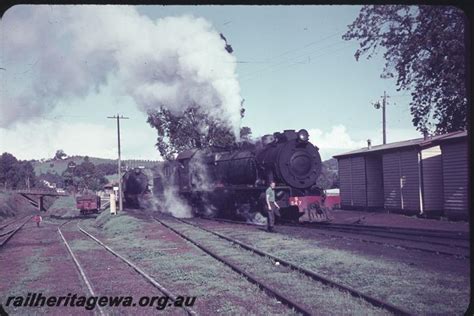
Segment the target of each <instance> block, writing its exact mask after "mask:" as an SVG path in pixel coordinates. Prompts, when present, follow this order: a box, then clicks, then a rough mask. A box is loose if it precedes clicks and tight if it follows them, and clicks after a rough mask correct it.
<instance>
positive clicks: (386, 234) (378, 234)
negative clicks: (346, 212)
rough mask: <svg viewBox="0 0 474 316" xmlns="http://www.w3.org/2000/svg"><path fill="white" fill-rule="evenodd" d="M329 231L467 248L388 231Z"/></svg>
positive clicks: (340, 229)
mask: <svg viewBox="0 0 474 316" xmlns="http://www.w3.org/2000/svg"><path fill="white" fill-rule="evenodd" d="M328 230H329V231H336V232H343V233H350V234H359V235H367V236H376V237H380V238H387V239H396V240H405V241H413V242H419V243H426V244H432V245H438V246H446V247H456V248H463V249H469V246H467V245H459V244H450V243H445V242H439V241H433V240H422V239H417V238H405V237H403V236H402V237H398V236H399V235H401V233H390V232H383V231H380V232H377V231H364V230H362V229H361V230H352V229H345V228H332V229H328ZM419 237H421V238H438V239H439V238H442V237H427V236H419Z"/></svg>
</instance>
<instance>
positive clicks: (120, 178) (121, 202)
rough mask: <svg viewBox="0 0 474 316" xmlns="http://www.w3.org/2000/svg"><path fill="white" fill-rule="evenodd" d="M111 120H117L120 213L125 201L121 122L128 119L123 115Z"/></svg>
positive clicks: (113, 117)
mask: <svg viewBox="0 0 474 316" xmlns="http://www.w3.org/2000/svg"><path fill="white" fill-rule="evenodd" d="M107 118H109V119H117V141H118V185H119V192H118V199H119V211H122V210H123V201H122V195H123V194H122V166H121V160H120V120H128V119H129V118H128V117H125V116H123V115H119V114H118V113H117V115H114V116H107Z"/></svg>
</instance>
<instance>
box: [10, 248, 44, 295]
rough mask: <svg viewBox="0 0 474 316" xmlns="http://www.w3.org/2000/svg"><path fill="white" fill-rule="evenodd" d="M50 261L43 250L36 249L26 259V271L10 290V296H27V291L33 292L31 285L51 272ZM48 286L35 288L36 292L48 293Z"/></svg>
mask: <svg viewBox="0 0 474 316" xmlns="http://www.w3.org/2000/svg"><path fill="white" fill-rule="evenodd" d="M48 260H49V259H48V258H46V257H44V255H43V249H42V248H36V249H34V250H33V252H32V254H31V255H30V256H28V257H26V258H25V267H26V270H25V271H24V273H23V274H21V276H20V278H19V279H18V281H17V282H16V283H15V286H13V287H11V288H9V289H8V293H4V294H8V296H17V295H26V294H27V293H26V291H27V290H29V291H31V290H32V289H31V288H30V283H31V282H36V281H38V280H41V275H43V274H44V273H47V272H48V271H49V268H48V264H47V261H48ZM47 288H48V284H44V287H43V288H35V289H34V290H35V292H38V293H39V292H46V291H47Z"/></svg>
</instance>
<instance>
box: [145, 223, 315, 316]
mask: <svg viewBox="0 0 474 316" xmlns="http://www.w3.org/2000/svg"><path fill="white" fill-rule="evenodd" d="M153 219H154V220H155V221H157V222H158V223H160V224H161V225H163V226H164V227H166V228H168V229H169V230H171V231H172V232H174V233H175V234H176V235H178V236H180V237H181V238H183V239H184V240H187V241H188V242H190V243H191V244H193V245H194V246H196V247H197V248H199V249H201V250H202V251H204V252H205V253H206V254H208V255H210V256H211V257H213V258H214V259H216V260H218V261H220V262H222V263H223V264H225V265H226V266H228V267H230V268H231V269H232V270H234V271H235V272H237V273H239V274H240V275H242V276H243V277H245V278H246V279H247V280H248V281H249V282H251V283H253V284H255V285H257V286H258V287H259V288H260V289H262V290H263V291H264V292H265V293H266V294H267V295H269V296H270V297H275V298H277V299H278V300H279V301H280V302H282V303H283V304H285V305H286V306H288V307H290V308H292V309H294V310H296V311H297V312H299V313H301V314H303V315H312V313H311V312H310V311H309V308H308V307H306V306H301V305H300V304H298V303H296V302H293V301H292V300H291V299H290V298H287V297H286V296H285V295H284V294H282V293H280V292H279V291H278V290H276V289H273V288H271V287H270V286H269V285H268V284H266V283H264V282H262V281H261V280H258V278H257V277H256V276H254V275H253V274H251V273H249V272H245V271H243V270H242V269H240V268H239V267H237V266H236V265H234V264H233V263H231V262H229V261H228V260H226V259H224V258H222V257H221V256H219V255H218V254H216V253H215V252H213V251H211V250H209V249H208V248H206V247H204V246H203V245H201V244H199V243H198V242H197V241H195V240H193V239H192V238H190V237H188V236H186V235H185V234H183V233H182V232H180V231H178V230H177V229H175V228H173V227H171V226H170V225H168V224H166V223H164V222H163V221H162V220H159V219H158V218H156V217H153Z"/></svg>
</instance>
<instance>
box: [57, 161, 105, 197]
mask: <svg viewBox="0 0 474 316" xmlns="http://www.w3.org/2000/svg"><path fill="white" fill-rule="evenodd" d="M62 178H63V181H64V185H65V186H66V187H71V186H73V187H75V188H76V189H89V190H93V191H98V190H101V189H102V187H103V185H104V184H106V183H107V179H106V178H105V172H104V171H103V170H101V169H99V168H96V166H95V165H94V164H93V163H92V162H91V161H90V159H89V157H88V156H85V157H84V161H83V162H82V163H80V164H79V165H77V166H75V167H74V168H69V167H68V168H67V169H66V170H65V171H64V172H63V173H62Z"/></svg>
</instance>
